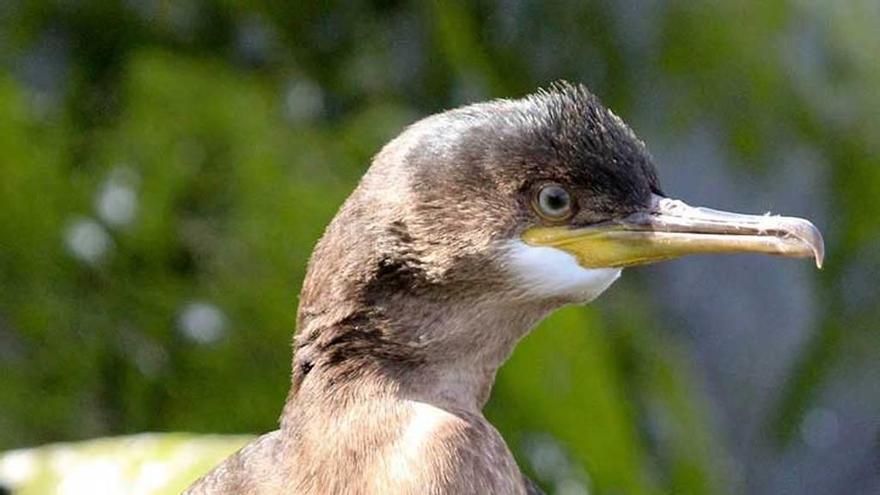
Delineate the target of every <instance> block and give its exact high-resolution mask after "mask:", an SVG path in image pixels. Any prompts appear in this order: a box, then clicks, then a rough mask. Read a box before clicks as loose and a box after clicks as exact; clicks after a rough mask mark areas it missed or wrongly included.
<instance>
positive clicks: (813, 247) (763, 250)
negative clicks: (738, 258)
mask: <svg viewBox="0 0 880 495" xmlns="http://www.w3.org/2000/svg"><path fill="white" fill-rule="evenodd" d="M523 240H524V241H525V242H526V243H527V244H530V245H535V246H550V247H555V248H557V249H561V250H563V251H566V252H568V253H570V254H572V255H574V256H575V257H576V258H577V259H578V262H579V263H580V264H581V266H583V267H585V268H611V267H626V266H633V265H643V264H647V263H655V262H658V261H664V260H669V259H673V258H678V257H681V256H687V255H689V254H710V253H760V254H769V255H774V256H785V257H788V258H813V259H815V260H816V266H817V267H819V268H822V262H823V260H824V258H825V244H824V241H823V240H822V234H821V233H820V232H819V229H817V228H816V227H815V226H814V225H813V224H812V223H810V222H809V221H807V220H804V219H802V218H793V217H780V216H770V215H740V214H737V213H728V212H724V211H718V210H711V209H708V208H696V207H693V206H688V205H686V204H685V203H682V202H681V201H676V200H672V199H669V198H664V197H660V196H654V199H653V204H652V206H651V208H650V209H649V210H647V211H644V212H639V213H635V214H632V215H629V216H626V217H623V218H619V219H615V220H612V221H609V222H604V223H601V224H595V225H590V226H587V227H579V228H572V227H567V226H563V227H534V228H531V229H529V230H527V231H525V232H524V233H523Z"/></svg>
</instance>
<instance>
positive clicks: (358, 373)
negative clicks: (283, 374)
mask: <svg viewBox="0 0 880 495" xmlns="http://www.w3.org/2000/svg"><path fill="white" fill-rule="evenodd" d="M552 309H553V306H552V305H547V304H507V305H504V304H495V303H489V302H480V303H469V302H464V301H463V302H459V303H455V302H451V301H448V300H424V299H421V300H419V299H414V298H408V297H401V298H395V299H394V300H388V301H384V302H383V303H382V304H380V305H376V306H375V307H372V308H369V310H367V311H362V312H357V314H355V315H349V316H347V317H344V318H339V319H336V321H335V322H334V323H331V324H326V323H324V325H325V326H324V327H323V328H316V327H314V326H311V325H310V323H311V322H309V321H301V322H300V324H301V325H303V326H304V328H303V329H302V330H301V331H302V332H304V334H305V335H304V336H303V337H302V338H301V339H300V338H298V339H297V344H296V347H297V350H296V353H295V356H294V385H293V387H292V390H291V394H290V396H289V399H288V404H287V407H286V412H285V418H287V417H288V416H298V415H299V413H300V412H301V411H302V408H304V407H309V405H310V404H321V407H324V408H328V407H329V408H330V409H338V408H343V407H347V406H348V405H350V404H353V403H358V402H363V401H370V400H401V401H404V400H406V401H418V402H420V403H425V404H430V405H433V406H436V407H439V408H441V409H445V410H456V411H468V412H475V413H478V412H479V411H480V409H482V407H483V405H484V404H485V403H486V401H487V400H488V398H489V393H490V392H491V389H492V385H493V383H494V381H495V375H496V373H497V371H498V368H499V367H500V366H501V365H502V364H503V363H504V361H505V360H506V359H507V357H508V356H509V355H510V353H511V352H512V351H513V348H514V347H515V345H516V343H517V342H518V341H519V340H520V339H521V338H522V337H523V336H524V335H526V333H528V331H529V330H530V329H531V328H532V327H533V326H534V325H535V324H536V323H537V322H538V321H539V320H540V319H541V318H542V317H543V316H545V315H546V314H547V313H548V312H549V311H551V310H552ZM324 316H326V315H324ZM316 321H317V322H319V323H320V322H321V321H322V318H317V319H316ZM323 321H324V322H326V321H327V320H326V319H324V320H323Z"/></svg>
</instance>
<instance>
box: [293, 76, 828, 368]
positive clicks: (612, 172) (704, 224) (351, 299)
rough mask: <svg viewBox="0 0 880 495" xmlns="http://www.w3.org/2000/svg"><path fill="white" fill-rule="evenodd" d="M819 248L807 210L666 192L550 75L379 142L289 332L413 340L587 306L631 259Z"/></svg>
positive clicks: (588, 106) (587, 99)
mask: <svg viewBox="0 0 880 495" xmlns="http://www.w3.org/2000/svg"><path fill="white" fill-rule="evenodd" d="M823 250H824V247H823V243H822V237H821V235H820V234H819V231H818V230H817V229H816V228H815V227H814V226H813V225H812V224H811V223H810V222H808V221H806V220H802V219H798V218H789V217H780V216H764V215H762V216H752V215H741V214H734V213H728V212H722V211H716V210H710V209H706V208H697V207H692V206H689V205H687V204H685V203H683V202H681V201H678V200H674V199H671V198H669V197H667V196H666V195H665V194H664V192H663V190H662V189H661V187H660V184H659V181H658V179H657V173H656V171H655V167H654V164H653V161H652V159H651V157H650V155H649V153H648V152H647V150H646V148H645V145H644V144H643V143H642V142H641V141H640V140H639V139H638V138H637V137H636V135H635V134H634V133H633V132H632V130H630V128H629V127H628V126H627V125H626V124H625V123H624V122H623V121H622V120H621V119H620V118H619V117H617V116H616V115H615V114H614V113H612V112H611V111H609V110H608V109H606V108H605V107H604V106H603V105H602V104H601V103H600V102H599V100H598V99H597V98H596V97H595V96H594V95H592V94H591V93H590V92H589V91H588V90H587V89H586V88H584V87H583V86H576V85H570V84H557V85H554V86H552V87H551V88H550V89H548V90H542V91H539V92H537V93H535V94H532V95H529V96H527V97H525V98H522V99H516V100H496V101H492V102H487V103H480V104H475V105H470V106H466V107H463V108H459V109H455V110H451V111H447V112H444V113H441V114H437V115H434V116H431V117H428V118H425V119H423V120H421V121H419V122H417V123H415V124H413V125H412V126H410V127H409V128H408V129H407V130H405V131H404V132H403V133H402V134H401V135H400V136H398V137H397V138H395V139H394V140H392V141H391V142H390V143H389V144H388V145H386V146H385V147H384V148H383V149H382V151H381V152H380V153H379V154H378V155H377V156H376V157H375V159H374V161H373V164H372V166H371V167H370V170H369V171H368V172H367V174H366V175H365V176H364V178H363V179H362V181H361V183H360V185H359V186H358V188H357V189H356V190H355V192H354V193H353V194H352V195H351V197H350V198H349V199H348V201H347V202H346V204H345V205H344V206H343V207H342V209H341V210H340V212H339V213H338V214H337V216H336V218H335V219H334V221H333V222H332V223H331V225H330V226H329V227H328V229H327V232H326V233H325V235H324V238H323V239H322V240H321V242H320V243H319V245H318V247H317V248H316V250H315V253H314V255H313V258H312V261H311V265H310V269H309V274H308V276H307V280H306V282H305V285H304V289H303V293H302V297H301V304H300V318H299V325H300V333H301V337H298V339H299V341H300V342H304V343H309V342H317V341H318V340H320V339H317V337H315V335H317V334H316V333H315V332H312V331H310V330H309V329H310V328H314V329H317V328H323V327H328V326H333V325H336V326H337V327H339V326H340V325H349V323H351V322H355V323H352V324H350V325H349V326H350V327H353V328H354V327H358V325H360V327H359V328H366V327H369V328H373V329H375V328H379V329H380V330H378V331H377V332H378V333H377V334H376V336H375V337H376V339H377V340H376V342H380V341H381V342H383V343H387V342H389V341H394V342H398V343H399V342H401V341H406V342H417V343H418V342H422V339H423V337H424V335H421V334H419V332H418V331H414V330H413V328H428V327H430V326H431V323H432V322H436V321H440V320H443V319H444V318H445V317H446V313H450V312H453V311H455V310H456V309H458V310H461V308H470V309H469V310H468V311H464V310H461V314H468V315H471V316H468V318H479V317H481V316H482V315H485V314H488V313H492V311H493V310H494V311H495V312H496V313H497V314H504V312H513V313H515V312H516V311H518V309H517V308H536V307H539V308H541V311H544V313H540V311H538V310H535V311H532V314H539V313H540V315H541V316H543V314H546V311H547V310H549V309H552V308H554V307H557V306H560V305H563V304H569V303H583V302H589V301H591V300H593V299H595V298H596V297H598V296H599V295H600V294H601V293H602V292H603V291H605V290H606V289H607V288H608V287H609V286H610V285H611V284H612V283H613V282H614V281H615V280H616V279H617V278H618V276H619V275H620V273H621V270H622V269H623V268H625V267H629V266H634V265H642V264H646V263H653V262H658V261H663V260H669V259H672V258H677V257H680V256H686V255H693V254H709V253H761V254H770V255H778V256H786V257H813V258H814V259H815V260H816V263H817V264H819V265H821V263H822V259H823ZM454 308H456V309H454ZM474 308H476V309H474ZM493 321H495V320H493ZM522 321H524V322H527V323H529V324H532V323H533V321H531V320H529V319H528V318H523V319H522ZM345 322H349V323H345ZM459 324H461V323H459ZM523 325H526V323H523ZM514 326H516V325H514ZM518 332H519V330H518ZM325 333H326V332H325ZM342 333H345V332H342ZM355 333H356V332H355ZM335 334H340V332H338V331H337V332H335ZM345 334H346V335H352V333H351V332H349V333H345ZM521 334H522V332H520V333H518V335H521ZM316 339H317V340H316ZM326 339H330V337H326ZM328 341H329V340H328ZM376 342H374V344H375V343H376ZM468 342H470V343H473V342H474V341H472V340H471V341H468ZM304 345H305V344H304ZM377 345H378V344H377ZM383 345H384V344H383ZM474 345H477V344H474ZM319 347H320V346H319ZM363 347H364V348H365V349H368V348H370V345H366V344H365V345H364V346H363ZM374 347H375V346H374ZM364 352H368V351H364ZM407 352H408V351H407ZM404 354H405V352H401V353H400V355H404Z"/></svg>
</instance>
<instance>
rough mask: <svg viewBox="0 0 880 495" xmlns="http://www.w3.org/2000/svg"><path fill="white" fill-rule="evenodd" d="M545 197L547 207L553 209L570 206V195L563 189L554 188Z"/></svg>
mask: <svg viewBox="0 0 880 495" xmlns="http://www.w3.org/2000/svg"><path fill="white" fill-rule="evenodd" d="M544 199H545V201H546V204H547V208H549V209H550V210H553V211H558V210H562V209H564V208H565V207H566V206H568V197H567V196H566V195H565V192H564V191H562V190H561V189H557V188H553V189H551V190H549V191H547V194H546V195H545V196H544Z"/></svg>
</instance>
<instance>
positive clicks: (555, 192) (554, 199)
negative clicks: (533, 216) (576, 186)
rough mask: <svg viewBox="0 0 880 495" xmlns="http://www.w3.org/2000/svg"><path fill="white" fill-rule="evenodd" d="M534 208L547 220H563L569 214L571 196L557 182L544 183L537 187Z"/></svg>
mask: <svg viewBox="0 0 880 495" xmlns="http://www.w3.org/2000/svg"><path fill="white" fill-rule="evenodd" d="M533 206H534V208H535V211H537V212H538V214H539V215H541V216H542V217H544V218H546V219H548V220H555V221H559V220H565V219H566V218H568V217H569V216H571V211H572V206H571V196H570V195H569V194H568V191H566V190H565V189H563V188H562V186H560V185H559V184H545V185H543V186H541V188H540V189H538V192H537V194H536V195H535V199H534V205H533Z"/></svg>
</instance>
